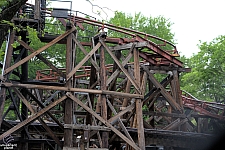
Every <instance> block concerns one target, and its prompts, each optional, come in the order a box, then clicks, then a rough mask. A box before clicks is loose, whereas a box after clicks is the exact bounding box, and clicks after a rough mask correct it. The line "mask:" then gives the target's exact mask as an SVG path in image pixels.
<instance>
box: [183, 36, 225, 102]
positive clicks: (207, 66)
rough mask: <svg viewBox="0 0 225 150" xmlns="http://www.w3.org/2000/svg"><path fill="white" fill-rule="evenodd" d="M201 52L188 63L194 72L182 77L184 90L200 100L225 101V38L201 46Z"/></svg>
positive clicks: (221, 37) (218, 38)
mask: <svg viewBox="0 0 225 150" xmlns="http://www.w3.org/2000/svg"><path fill="white" fill-rule="evenodd" d="M199 49H200V52H199V53H198V54H196V55H194V56H192V57H191V58H190V59H189V60H188V61H187V66H188V67H190V68H192V72H191V73H188V74H185V75H184V76H183V77H182V86H183V89H184V90H186V91H188V92H190V93H191V94H193V95H194V96H196V97H197V98H199V99H203V100H209V101H216V102H224V100H225V88H224V86H225V74H224V71H225V63H224V62H225V56H224V55H223V54H224V53H225V36H219V37H217V38H215V39H214V40H213V41H211V42H202V43H200V44H199Z"/></svg>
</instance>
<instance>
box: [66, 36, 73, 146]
mask: <svg viewBox="0 0 225 150" xmlns="http://www.w3.org/2000/svg"><path fill="white" fill-rule="evenodd" d="M72 50H73V42H72V33H71V34H69V35H68V37H67V42H66V74H67V75H68V74H69V73H70V72H71V70H72V67H73V59H75V58H73V51H72ZM72 83H73V78H69V80H67V82H66V87H68V88H72V87H73V84H72ZM64 123H65V124H72V123H73V101H72V100H71V99H70V98H66V100H65V107H64ZM63 146H68V147H73V130H71V129H64V143H63Z"/></svg>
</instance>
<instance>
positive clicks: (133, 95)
mask: <svg viewBox="0 0 225 150" xmlns="http://www.w3.org/2000/svg"><path fill="white" fill-rule="evenodd" d="M2 86H5V87H24V88H30V89H43V90H52V89H53V90H59V91H71V92H84V93H93V94H106V95H112V96H113V95H117V96H118V97H128V98H141V99H143V97H144V96H143V95H140V94H130V93H122V92H116V91H108V90H92V89H81V88H68V87H59V86H46V85H33V84H16V83H6V82H5V83H2Z"/></svg>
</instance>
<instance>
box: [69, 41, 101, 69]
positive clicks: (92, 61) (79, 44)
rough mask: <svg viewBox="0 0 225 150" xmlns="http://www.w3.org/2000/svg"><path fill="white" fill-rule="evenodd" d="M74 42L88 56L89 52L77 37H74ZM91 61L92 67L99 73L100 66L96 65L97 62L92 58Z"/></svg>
mask: <svg viewBox="0 0 225 150" xmlns="http://www.w3.org/2000/svg"><path fill="white" fill-rule="evenodd" d="M73 40H74V41H75V43H76V44H77V45H78V47H79V48H80V49H81V51H82V52H83V53H84V54H85V55H88V52H87V51H86V50H85V48H84V47H83V46H82V44H81V43H80V42H79V41H78V40H77V39H76V38H75V37H73ZM90 61H91V63H92V65H93V66H94V67H95V69H96V70H97V71H99V66H98V64H97V63H96V61H94V60H93V58H92V57H91V58H90Z"/></svg>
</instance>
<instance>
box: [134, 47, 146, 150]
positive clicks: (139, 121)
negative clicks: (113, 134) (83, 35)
mask: <svg viewBox="0 0 225 150" xmlns="http://www.w3.org/2000/svg"><path fill="white" fill-rule="evenodd" d="M134 77H135V81H136V83H137V84H138V86H139V87H140V86H141V74H140V60H139V51H138V49H136V48H135V49H134ZM142 90H143V89H142ZM142 90H141V89H140V92H141V93H140V94H143V93H142V92H143V91H142ZM135 103H136V116H137V130H138V145H139V147H140V148H141V149H142V150H145V134H144V124H143V117H142V116H143V114H142V101H141V99H136V101H135Z"/></svg>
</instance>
